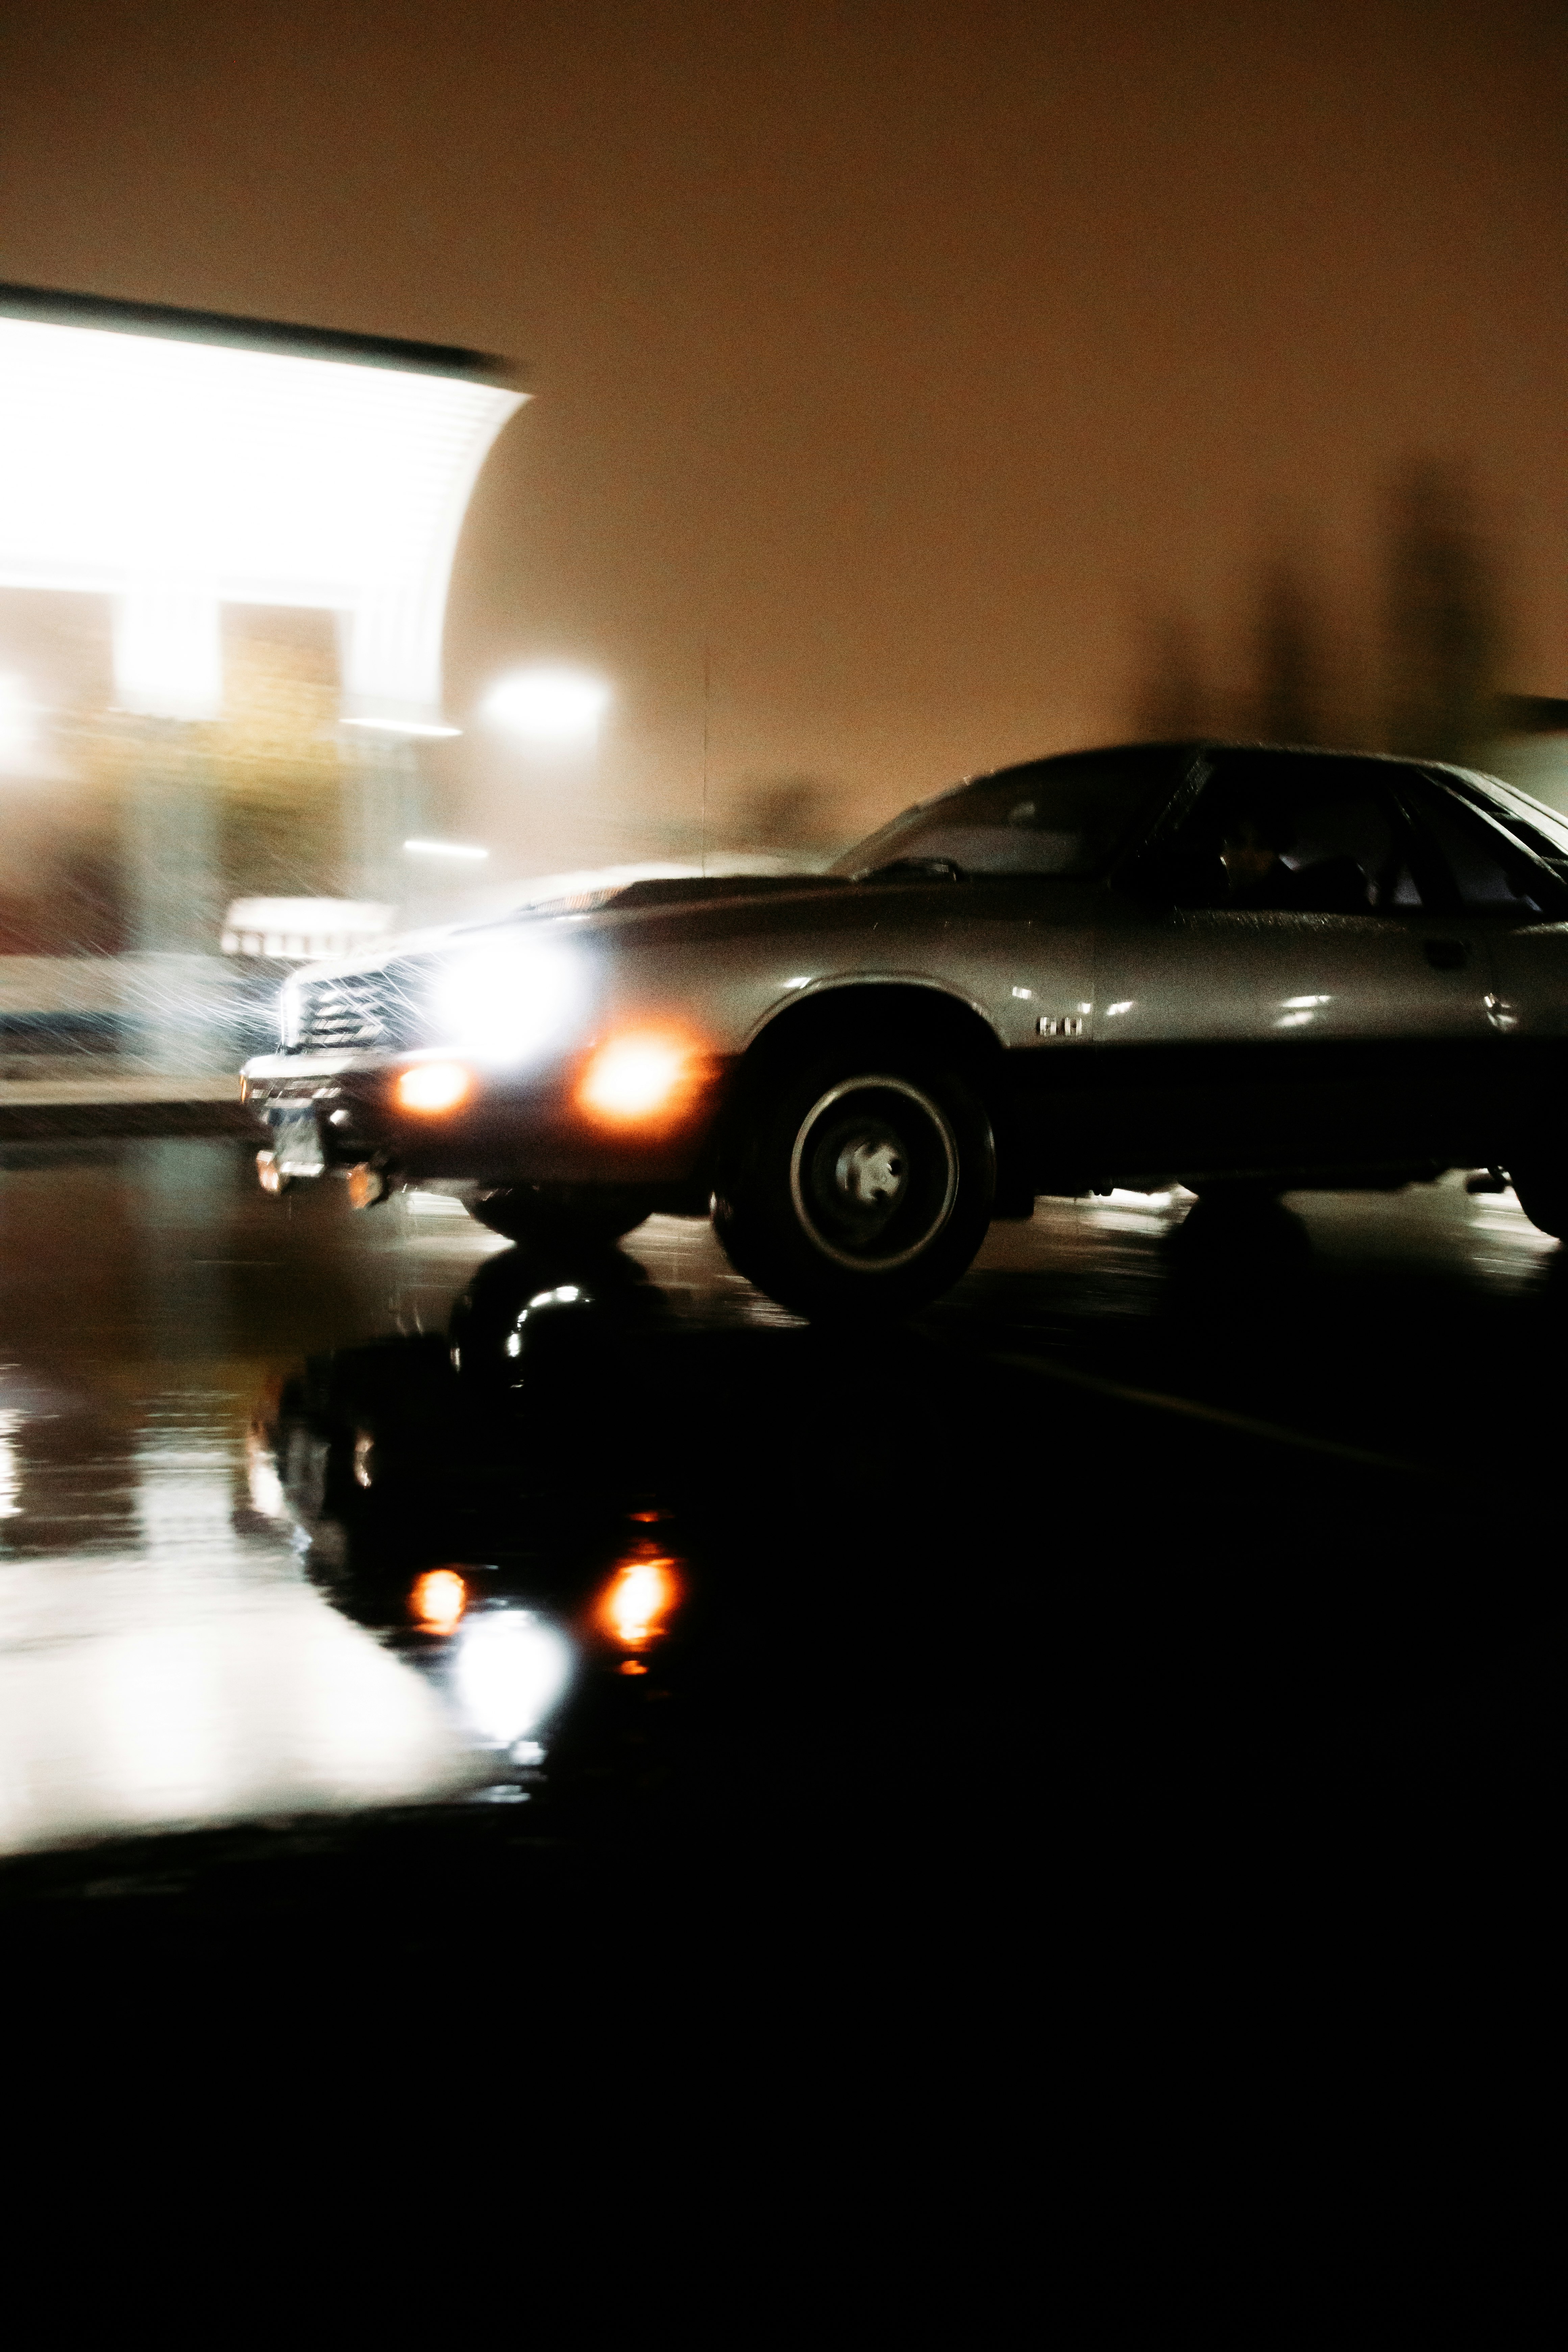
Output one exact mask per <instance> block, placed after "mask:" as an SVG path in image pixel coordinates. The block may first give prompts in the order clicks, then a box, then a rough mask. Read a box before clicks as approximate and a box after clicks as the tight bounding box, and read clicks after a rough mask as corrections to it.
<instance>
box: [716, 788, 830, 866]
mask: <svg viewBox="0 0 1568 2352" xmlns="http://www.w3.org/2000/svg"><path fill="white" fill-rule="evenodd" d="M724 831H725V835H726V845H727V846H729V847H731V848H734V849H738V850H763V851H766V852H768V853H769V854H770V855H772V856H789V855H790V854H791V853H792V852H798V853H800V854H801V855H802V856H811V857H819V856H823V855H824V854H825V853H826V852H827V851H828V850H830V849H833V848H836V847H837V846H838V845H839V838H840V833H841V827H839V826H838V825H837V824H836V822H835V817H834V807H833V800H832V795H831V794H830V793H829V792H828V789H827V787H826V785H825V784H824V783H822V782H820V780H819V779H818V778H816V776H769V777H763V778H760V779H758V780H756V781H755V782H750V783H746V784H743V785H742V787H741V788H740V790H739V791H738V792H737V793H735V795H734V797H733V798H732V800H731V803H730V806H729V809H728V811H727V816H726V824H725V827H724Z"/></svg>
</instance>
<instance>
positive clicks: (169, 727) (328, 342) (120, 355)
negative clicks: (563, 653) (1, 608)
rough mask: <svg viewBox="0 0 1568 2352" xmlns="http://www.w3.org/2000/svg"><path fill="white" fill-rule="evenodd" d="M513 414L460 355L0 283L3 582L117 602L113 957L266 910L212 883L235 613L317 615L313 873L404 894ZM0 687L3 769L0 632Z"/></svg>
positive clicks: (199, 937)
mask: <svg viewBox="0 0 1568 2352" xmlns="http://www.w3.org/2000/svg"><path fill="white" fill-rule="evenodd" d="M524 396H525V395H524V394H522V393H521V390H519V389H518V388H517V387H516V385H515V384H514V383H512V382H510V379H509V372H508V370H507V369H506V368H505V367H504V366H503V365H502V364H501V363H500V362H498V361H496V360H493V359H490V358H488V357H486V356H485V355H483V354H482V353H479V352H468V351H459V350H455V349H447V348H445V347H441V346H437V345H433V344H423V343H408V342H397V341H388V340H384V339H382V338H377V337H370V336H359V335H350V334H342V333H338V332H335V331H321V330H316V329H310V328H302V327H292V326H281V325H277V324H273V323H271V322H268V321H261V320H247V319H231V318H226V317H220V316H216V315H209V314H207V313H205V312H198V311H186V310H164V309H160V308H154V307H153V306H151V305H146V304H141V303H128V302H110V301H100V300H99V299H96V298H93V297H88V296H82V295H74V294H62V293H53V292H47V291H43V290H40V289H33V288H26V287H16V286H0V590H8V591H23V592H28V596H29V602H30V600H31V596H32V594H34V593H37V595H39V596H41V597H43V598H45V599H48V598H51V597H60V598H62V599H63V598H65V597H67V596H74V597H75V598H76V599H77V600H78V601H79V600H81V599H82V598H84V597H85V598H90V599H94V600H99V601H100V602H107V605H108V608H109V612H110V630H109V636H110V662H109V668H110V693H109V697H108V700H109V706H110V710H109V716H108V719H107V724H108V730H109V733H110V735H111V737H112V739H113V742H114V745H115V746H116V747H117V750H116V756H115V761H114V762H113V763H112V764H114V765H115V766H116V767H117V771H118V773H117V776H116V785H117V789H119V792H120V797H121V803H122V807H121V813H120V822H121V827H122V831H121V845H120V848H121V869H122V877H123V885H124V890H125V895H126V900H127V907H128V920H127V927H126V928H127V936H126V938H125V940H124V942H123V943H124V944H125V945H126V946H128V947H130V948H132V950H136V951H139V952H141V953H142V954H149V953H151V954H171V953H178V954H183V955H184V956H187V957H189V956H192V955H201V956H204V957H211V956H213V955H214V954H216V949H217V944H218V941H217V929H218V926H219V924H220V922H221V914H222V906H223V905H224V904H225V903H226V901H227V898H229V897H231V896H233V895H235V894H236V891H243V890H247V889H249V890H252V891H255V892H258V893H259V892H269V893H270V895H273V896H282V895H284V891H283V890H282V889H280V888H279V887H278V882H279V877H277V876H276V875H268V874H265V873H257V874H254V875H252V874H243V873H242V874H238V875H235V874H230V875H229V876H228V877H227V879H228V881H229V882H230V884H231V886H232V887H230V888H228V889H225V888H224V887H222V881H221V877H220V876H219V872H218V867H219V865H220V862H221V861H220V860H219V858H218V856H217V852H216V826H217V824H218V822H219V815H220V813H221V811H220V803H221V801H222V786H223V783H224V781H225V780H224V777H223V776H222V775H220V774H218V773H217V772H216V768H215V762H218V763H220V764H221V761H222V759H223V758H224V757H226V756H228V757H230V766H231V768H233V767H234V766H235V763H236V759H237V756H238V755H232V756H231V754H232V747H230V751H228V752H226V750H225V743H224V740H223V739H222V738H221V737H220V736H219V735H218V734H217V733H216V732H215V730H216V729H217V728H219V727H220V726H221V725H222V724H223V723H224V719H225V710H226V693H225V687H226V679H225V660H224V643H225V614H226V612H232V611H235V610H237V609H238V608H251V609H252V610H253V611H254V610H255V608H272V609H274V610H276V611H278V612H279V614H280V615H282V614H288V613H289V612H292V613H293V614H296V615H300V616H301V617H302V616H305V615H310V614H317V615H321V616H326V615H331V616H333V622H334V624H335V628H336V633H337V641H338V644H337V658H336V660H335V662H333V663H331V667H332V668H333V669H335V671H336V674H337V676H336V680H335V681H334V683H335V684H336V685H337V686H338V688H339V690H338V691H337V692H336V693H335V694H334V695H333V696H332V699H333V700H335V702H336V705H337V708H336V709H335V710H333V711H332V712H331V718H330V728H329V730H328V731H329V732H330V734H331V737H332V738H333V739H334V740H329V742H328V744H327V751H326V760H325V763H324V768H323V773H322V775H321V783H322V785H323V786H327V785H330V784H331V783H334V782H335V783H336V784H337V786H338V790H339V796H340V799H341V801H342V810H341V820H340V833H341V835H342V845H343V854H342V863H341V866H340V869H339V871H338V873H337V874H336V875H335V876H332V877H326V878H328V879H330V880H332V881H335V882H336V883H337V885H338V888H339V891H340V893H341V892H342V890H343V889H344V888H345V887H346V888H347V889H348V890H349V891H351V892H353V894H355V895H358V896H360V897H363V898H366V899H372V900H375V899H381V898H385V897H387V896H389V895H390V896H392V897H394V898H395V897H397V896H399V895H401V894H400V892H399V891H398V890H397V889H396V888H395V887H393V888H391V889H390V891H389V888H388V884H389V882H390V881H391V880H392V877H395V876H396V875H397V874H398V873H399V872H400V863H399V861H400V860H401V858H402V843H403V841H404V840H405V838H406V837H407V836H408V835H409V834H411V833H415V832H417V831H418V830H419V816H420V811H419V805H418V788H417V770H416V755H415V748H414V747H416V745H417V744H418V743H419V741H420V740H421V739H425V738H431V737H435V736H438V735H441V734H443V733H450V732H452V731H455V730H451V729H450V728H449V727H448V726H447V722H446V719H445V715H444V712H443V708H442V698H441V639H442V628H443V624H444V619H445V614H446V604H447V583H448V580H449V577H450V572H451V566H452V559H453V554H454V551H455V549H456V545H457V539H458V530H459V528H460V526H461V523H462V520H463V515H464V511H465V509H466V507H467V504H468V497H469V494H470V492H471V490H472V488H473V485H474V482H475V480H476V478H477V477H478V474H479V468H480V467H481V465H482V464H483V462H484V459H485V457H486V456H487V454H488V452H489V449H490V447H491V446H492V444H493V443H494V440H495V438H496V436H497V434H498V433H499V432H500V429H501V427H502V426H503V425H505V424H506V422H507V420H508V419H509V418H510V416H511V415H513V414H514V413H515V411H516V410H517V408H518V407H519V406H520V404H521V401H522V399H523V398H524ZM14 602H15V600H14V599H11V600H8V606H7V609H10V605H11V604H14ZM61 609H62V610H63V605H62V607H61ZM0 680H3V682H4V683H3V691H0V770H4V771H5V772H6V773H7V774H8V773H10V772H19V771H20V770H23V769H25V768H26V761H27V759H28V757H29V756H31V753H30V749H29V746H30V743H31V738H32V733H33V731H34V730H35V726H36V720H35V717H34V714H33V712H32V711H31V709H30V708H29V701H28V679H27V677H26V672H25V669H24V667H23V665H22V664H21V663H19V662H18V661H17V659H16V657H15V654H14V651H13V649H12V647H11V646H8V645H7V644H6V643H5V641H4V633H3V632H0ZM339 729H341V730H342V732H341V733H340V732H338V731H337V730H339ZM317 731H318V733H320V732H321V730H320V729H318V730H317ZM231 732H232V723H231ZM241 764H242V762H241ZM232 797H234V795H233V793H231V798H232ZM314 887H321V885H320V884H319V883H318V884H316V885H314Z"/></svg>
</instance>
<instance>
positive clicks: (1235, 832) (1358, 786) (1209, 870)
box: [1168, 752, 1425, 915]
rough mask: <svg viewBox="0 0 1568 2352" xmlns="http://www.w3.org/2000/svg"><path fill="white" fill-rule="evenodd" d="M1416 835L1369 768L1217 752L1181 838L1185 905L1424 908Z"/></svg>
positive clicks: (1176, 896) (1309, 910) (1179, 869)
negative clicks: (1209, 774) (1415, 851)
mask: <svg viewBox="0 0 1568 2352" xmlns="http://www.w3.org/2000/svg"><path fill="white" fill-rule="evenodd" d="M1414 849H1415V845H1414V844H1413V842H1412V838H1411V834H1410V828H1409V826H1408V824H1406V822H1405V817H1404V814H1403V813H1402V811H1401V810H1400V808H1399V806H1398V804H1397V803H1396V802H1395V801H1394V796H1393V794H1392V793H1390V792H1389V791H1388V789H1387V787H1386V785H1385V784H1384V782H1382V780H1381V779H1380V778H1378V777H1376V776H1375V775H1373V774H1372V773H1370V772H1369V763H1362V762H1358V761H1353V760H1331V759H1311V758H1307V757H1300V756H1298V757H1297V758H1294V759H1292V758H1290V757H1289V756H1288V755H1279V754H1272V753H1268V752H1260V753H1257V754H1246V753H1243V754H1237V755H1234V756H1228V757H1227V756H1226V755H1223V754H1222V755H1220V757H1219V758H1217V759H1216V761H1215V770H1214V773H1213V774H1212V776H1211V777H1210V778H1209V780H1208V782H1206V783H1205V786H1204V789H1203V791H1202V792H1201V793H1199V795H1198V797H1197V800H1196V801H1195V803H1194V805H1193V807H1192V809H1191V811H1190V812H1189V814H1187V816H1186V817H1185V819H1184V822H1183V823H1182V824H1181V826H1180V827H1179V828H1178V831H1177V833H1176V835H1174V837H1173V841H1172V844H1171V849H1170V855H1169V867H1168V870H1169V878H1170V885H1171V889H1170V895H1171V899H1172V903H1173V904H1174V905H1176V906H1179V907H1209V908H1226V907H1228V908H1236V909H1237V910H1238V911H1252V912H1275V913H1292V914H1331V915H1356V914H1372V913H1376V912H1380V911H1381V910H1382V909H1384V908H1393V907H1419V906H1421V905H1422V904H1423V902H1424V895H1425V894H1424V893H1423V891H1422V888H1421V887H1420V880H1419V863H1420V862H1419V859H1418V857H1417V856H1415V854H1414Z"/></svg>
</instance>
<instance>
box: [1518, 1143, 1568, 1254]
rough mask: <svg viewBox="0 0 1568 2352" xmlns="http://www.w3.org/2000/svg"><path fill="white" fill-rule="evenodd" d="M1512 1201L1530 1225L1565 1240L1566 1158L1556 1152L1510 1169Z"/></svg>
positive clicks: (1567, 1218)
mask: <svg viewBox="0 0 1568 2352" xmlns="http://www.w3.org/2000/svg"><path fill="white" fill-rule="evenodd" d="M1509 1176H1510V1180H1511V1181H1512V1184H1513V1192H1514V1198H1515V1200H1516V1201H1517V1202H1519V1205H1520V1207H1521V1209H1522V1210H1523V1211H1524V1213H1525V1215H1526V1216H1527V1217H1528V1218H1529V1219H1530V1222H1531V1224H1532V1225H1536V1226H1539V1228H1540V1230H1541V1231H1542V1233H1543V1234H1553V1235H1554V1236H1555V1237H1556V1239H1557V1240H1559V1241H1563V1240H1568V1159H1564V1158H1563V1157H1560V1156H1559V1155H1557V1154H1556V1153H1550V1154H1547V1155H1544V1156H1543V1157H1542V1158H1541V1159H1538V1160H1521V1162H1520V1163H1519V1165H1518V1166H1517V1167H1513V1168H1510V1170H1509Z"/></svg>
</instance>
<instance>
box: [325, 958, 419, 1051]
mask: <svg viewBox="0 0 1568 2352" xmlns="http://www.w3.org/2000/svg"><path fill="white" fill-rule="evenodd" d="M423 977H424V973H423V969H422V968H421V967H418V966H411V965H408V964H399V965H394V966H392V967H391V968H389V969H388V970H387V971H363V972H359V971H353V972H344V973H342V974H338V975H335V976H334V977H333V978H331V980H318V981H314V982H310V983H308V984H307V985H306V986H305V987H304V988H303V989H301V991H300V999H301V1001H300V1052H302V1053H307V1054H342V1053H367V1054H368V1053H376V1052H396V1051H397V1050H399V1049H400V1048H401V1047H404V1046H406V1045H418V1044H419V1043H420V1031H421V1029H422V1027H423V1025H424V1023H425V1018H426V1016H425V1011H424V1005H423V1003H422V1000H421V995H420V992H419V988H418V983H419V982H420V981H421V980H422V979H423Z"/></svg>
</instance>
